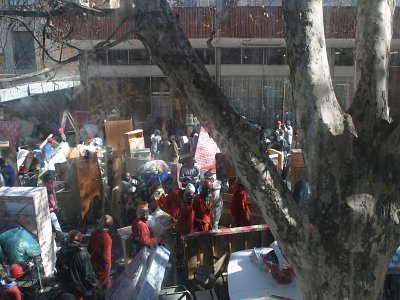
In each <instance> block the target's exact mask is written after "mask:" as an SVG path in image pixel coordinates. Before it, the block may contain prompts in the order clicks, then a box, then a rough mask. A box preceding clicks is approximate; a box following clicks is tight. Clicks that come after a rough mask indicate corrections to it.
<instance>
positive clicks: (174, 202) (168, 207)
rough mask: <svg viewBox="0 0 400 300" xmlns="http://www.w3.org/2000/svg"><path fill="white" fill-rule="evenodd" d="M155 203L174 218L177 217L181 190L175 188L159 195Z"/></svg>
mask: <svg viewBox="0 0 400 300" xmlns="http://www.w3.org/2000/svg"><path fill="white" fill-rule="evenodd" d="M157 203H158V207H159V208H161V209H162V210H163V211H165V212H166V213H167V214H169V215H170V216H171V217H173V218H174V219H176V218H177V217H178V213H179V206H180V203H181V191H180V190H179V189H176V190H174V191H172V192H171V193H169V194H168V195H167V196H165V195H161V197H160V199H159V200H158V202H157Z"/></svg>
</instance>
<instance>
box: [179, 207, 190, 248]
mask: <svg viewBox="0 0 400 300" xmlns="http://www.w3.org/2000/svg"><path fill="white" fill-rule="evenodd" d="M175 231H176V241H177V242H178V243H180V239H181V236H182V235H183V234H188V233H192V232H194V211H193V207H192V205H182V206H181V207H180V209H179V214H178V219H177V221H176V224H175Z"/></svg>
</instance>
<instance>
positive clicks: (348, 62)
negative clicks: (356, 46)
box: [335, 48, 354, 66]
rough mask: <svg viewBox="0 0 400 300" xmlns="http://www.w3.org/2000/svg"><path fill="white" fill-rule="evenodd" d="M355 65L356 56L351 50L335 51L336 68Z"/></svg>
mask: <svg viewBox="0 0 400 300" xmlns="http://www.w3.org/2000/svg"><path fill="white" fill-rule="evenodd" d="M352 65H354V54H353V49H351V48H341V49H335V66H352Z"/></svg>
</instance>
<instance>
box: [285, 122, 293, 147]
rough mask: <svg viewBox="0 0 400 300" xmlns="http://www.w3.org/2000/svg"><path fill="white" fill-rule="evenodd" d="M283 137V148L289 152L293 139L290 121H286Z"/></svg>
mask: <svg viewBox="0 0 400 300" xmlns="http://www.w3.org/2000/svg"><path fill="white" fill-rule="evenodd" d="M283 137H284V139H285V147H284V149H283V150H284V151H286V153H288V154H289V153H290V150H291V149H292V140H293V127H292V123H291V122H290V121H289V120H287V121H286V128H285V133H284V135H283Z"/></svg>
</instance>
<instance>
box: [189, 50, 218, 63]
mask: <svg viewBox="0 0 400 300" xmlns="http://www.w3.org/2000/svg"><path fill="white" fill-rule="evenodd" d="M194 51H196V54H197V56H198V57H199V58H200V60H201V61H202V62H203V64H205V65H213V64H214V63H215V54H214V49H208V48H206V49H195V50H194Z"/></svg>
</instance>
